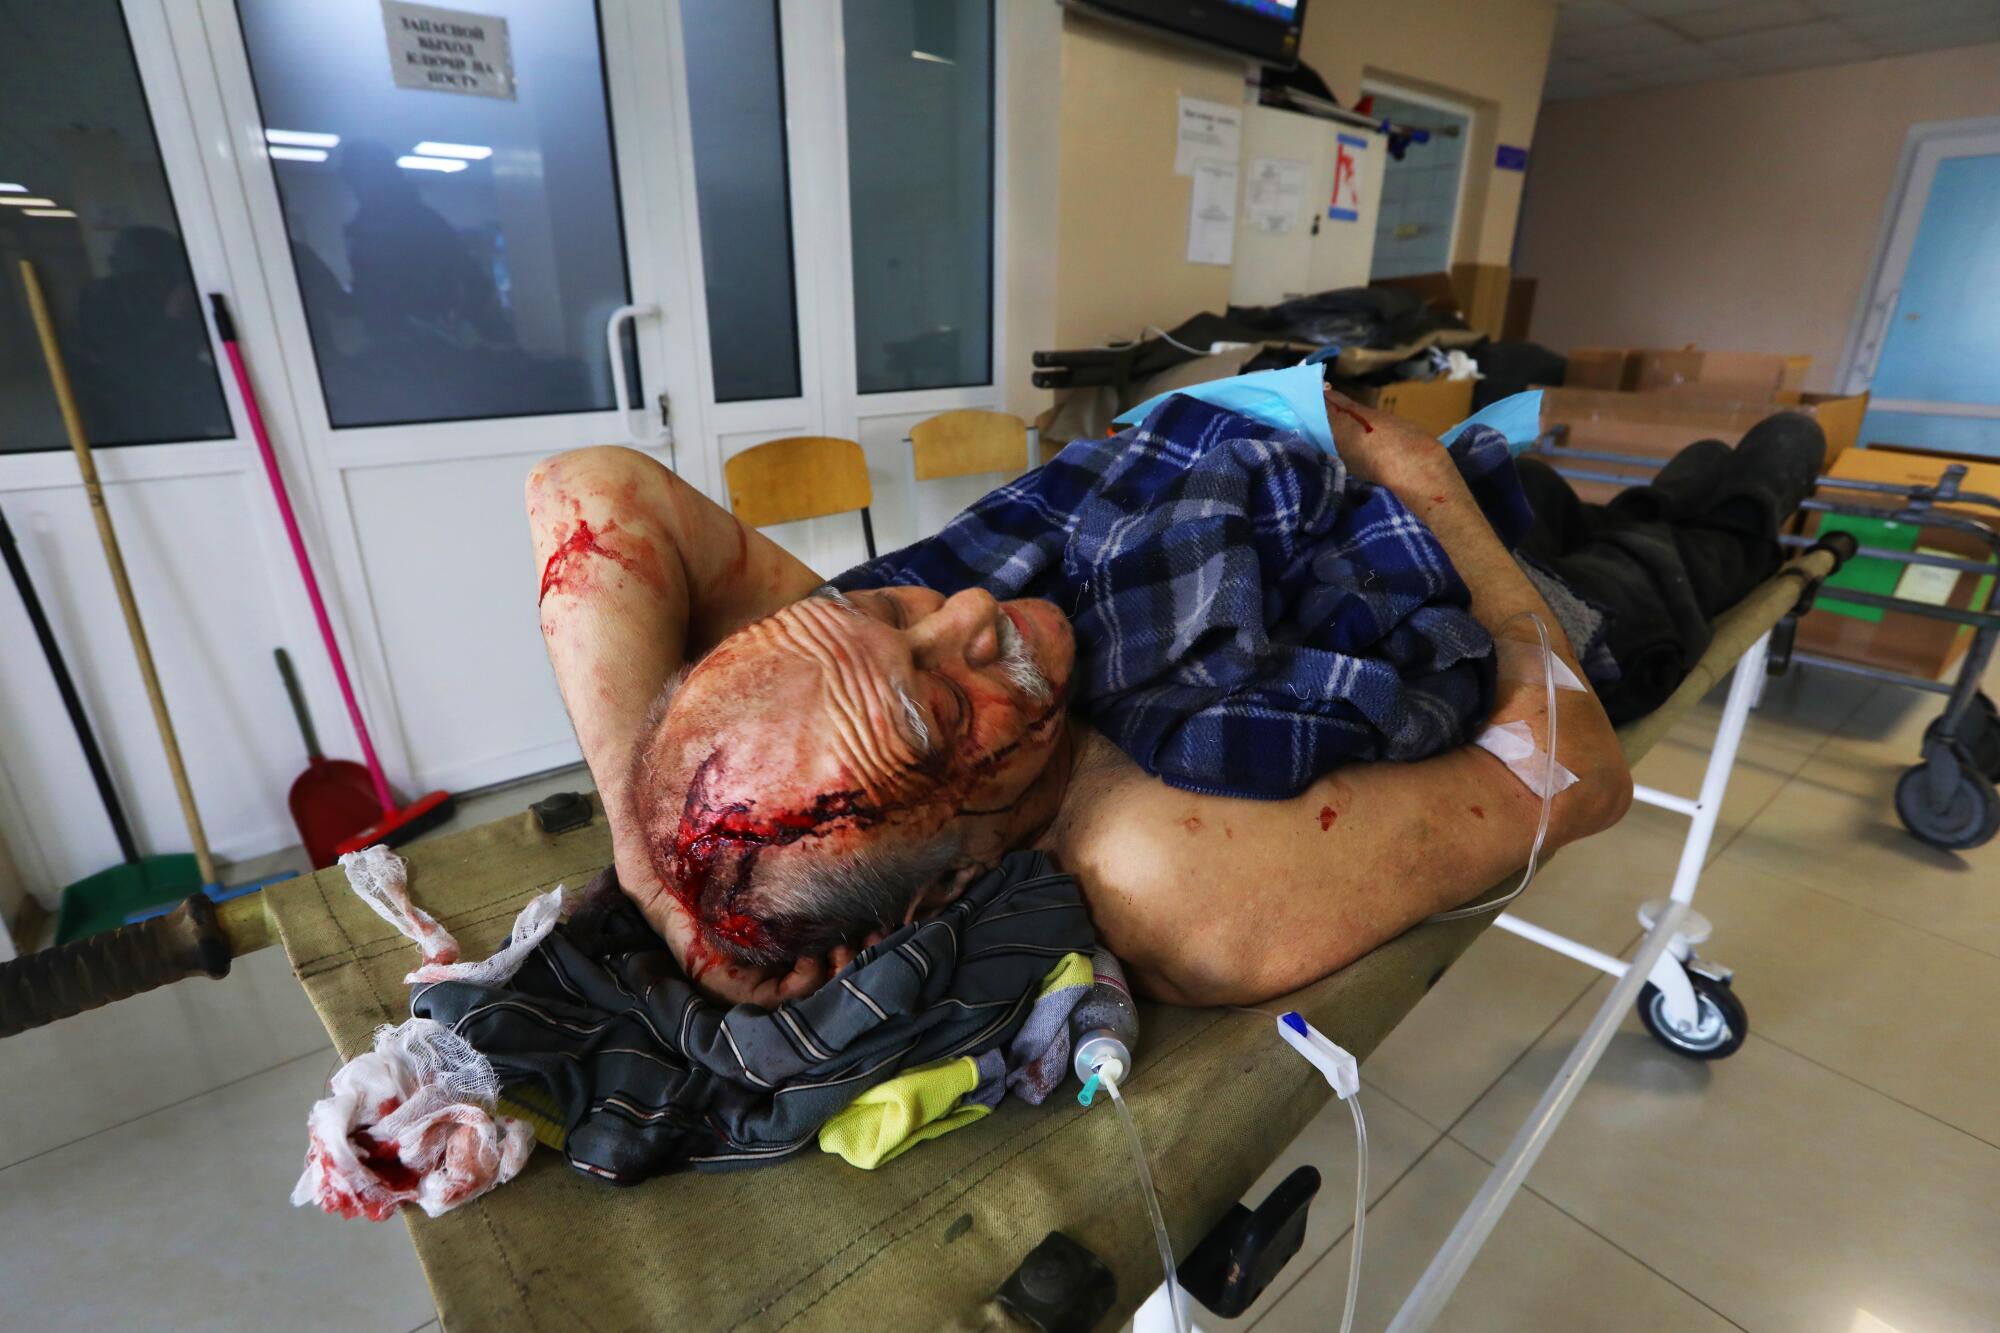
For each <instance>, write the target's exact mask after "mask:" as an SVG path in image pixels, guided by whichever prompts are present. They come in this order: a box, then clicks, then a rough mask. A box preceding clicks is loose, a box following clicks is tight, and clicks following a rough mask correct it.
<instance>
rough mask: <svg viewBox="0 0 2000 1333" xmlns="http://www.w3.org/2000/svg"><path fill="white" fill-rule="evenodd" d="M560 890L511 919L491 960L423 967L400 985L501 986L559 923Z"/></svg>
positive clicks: (550, 892) (405, 978)
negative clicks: (455, 983)
mask: <svg viewBox="0 0 2000 1333" xmlns="http://www.w3.org/2000/svg"><path fill="white" fill-rule="evenodd" d="M563 908H564V903H563V886H562V885H560V884H558V885H556V886H555V887H554V888H553V889H550V890H549V891H548V892H547V893H545V894H543V895H542V896H541V897H539V898H531V899H529V900H528V905H527V906H526V907H523V908H522V909H521V914H520V915H519V916H517V917H515V918H514V929H513V930H512V931H511V932H509V934H508V937H507V943H506V944H505V945H504V946H503V947H502V948H501V949H500V950H499V951H498V952H496V953H495V954H494V955H493V956H492V957H491V958H488V959H487V960H486V961H484V962H481V963H430V962H427V963H425V964H424V965H423V966H422V967H420V968H418V969H417V970H416V971H414V972H412V973H410V975H408V976H406V977H404V978H403V984H404V985H406V986H414V985H416V984H418V983H419V982H429V981H470V982H472V983H474V984H475V985H480V986H503V985H505V984H506V983H507V982H508V981H509V980H511V979H512V978H513V975H514V974H515V973H516V972H518V971H520V970H521V964H522V963H525V962H527V961H528V955H529V954H531V953H533V952H534V951H535V946H537V945H539V944H540V943H541V942H542V941H543V940H545V939H547V938H548V937H549V932H550V931H552V930H554V929H555V928H556V923H557V922H559V921H561V920H562V919H563Z"/></svg>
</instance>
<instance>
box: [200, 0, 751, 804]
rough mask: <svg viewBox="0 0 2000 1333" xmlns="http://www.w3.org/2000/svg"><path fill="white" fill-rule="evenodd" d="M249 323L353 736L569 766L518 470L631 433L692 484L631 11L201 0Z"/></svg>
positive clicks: (673, 311) (685, 285) (492, 764)
mask: <svg viewBox="0 0 2000 1333" xmlns="http://www.w3.org/2000/svg"><path fill="white" fill-rule="evenodd" d="M203 18H204V19H205V21H206V29H207V32H208V36H209V47H210V51H211V54H212V56H213V60H214V65H215V69H216V74H217V78H218V82H219V84H220V89H221V96H220V106H219V116H220V119H221V120H222V122H223V124H224V126H225V133H226V134H227V135H228V137H229V139H230V141H231V142H232V144H233V146H234V148H235V151H236V154H237V160H238V163H239V171H238V174H239V176H240V178H241V182H242V187H243V191H244V195H245V199H246V203H247V208H248V212H249V217H250V225H251V229H252V233H253V235H254V240H255V246H256V250H257V254H258V257H259V259H260V261H261V267H262V269H263V272H264V274H265V276H266V279H267V285H268V287H269V289H270V293H271V299H272V303H273V305H274V307H275V309H276V315H277V321H276V322H277V329H278V331H277V334H276V337H275V343H276V345H275V346H270V347H248V348H246V349H245V350H246V354H247V355H248V357H249V358H250V360H251V362H252V364H253V366H257V367H259V368H261V370H262V372H263V374H264V376H265V377H267V378H278V377H281V376H282V377H283V378H285V379H286V380H288V381H289V385H290V388H291V391H292V397H293V399H294V401H295V402H296V404H297V414H296V415H297V420H296V426H297V431H296V434H297V440H296V442H295V450H294V454H293V457H292V458H291V460H290V461H291V462H292V463H293V464H294V466H295V468H296V472H295V475H301V476H303V477H306V478H309V482H308V484H309V485H310V487H311V489H312V491H313V497H314V499H315V500H316V501H317V512H318V515H319V517H320V518H321V520H322V522H323V532H324V542H325V554H326V557H327V562H328V564H329V566H330V570H329V571H327V572H330V573H331V574H332V575H333V581H334V582H335V583H336V584H337V586H338V588H339V591H340V593H341V595H342V602H343V605H344V606H345V608H346V610H347V613H348V614H347V620H348V624H349V626H350V628H351V630H352V632H353V639H354V647H355V649H356V650H357V651H356V655H357V657H358V658H359V666H360V668H361V671H360V674H361V677H362V681H363V691H364V693H365V694H366V695H367V701H368V703H369V705H370V709H371V713H372V715H373V717H374V718H375V719H376V721H375V726H376V728H377V729H378V730H379V731H381V732H383V733H386V734H385V735H383V736H381V737H378V740H380V741H381V743H382V745H383V748H384V749H385V751H386V752H387V753H388V754H389V755H391V756H394V759H393V760H392V767H394V768H398V769H400V773H399V774H398V776H403V777H406V778H409V779H410V780H411V781H412V782H413V784H414V785H416V786H418V787H431V786H444V787H448V788H455V789H462V788H465V787H469V786H476V785H480V784H483V783H487V782H492V781H498V780H502V779H505V778H509V777H514V776H518V775H520V774H522V773H527V772H533V771H536V770H538V769H543V768H548V767H553V766H556V765H558V764H562V763H567V762H570V761H572V760H574V759H575V757H576V753H577V752H576V747H575V742H574V738H573V736H572V735H571V732H570V728H569V724H568V720H567V718H566V717H565V716H564V714H563V711H562V707H561V702H560V699H559V698H558V696H557V695H556V692H555V690H554V689H553V687H552V683H551V681H550V678H549V674H548V668H547V664H546V660H545V657H544V654H543V650H542V646H541V638H540V633H539V629H538V625H537V615H536V608H535V599H534V594H533V589H534V586H535V583H534V571H533V569H532V567H531V566H532V557H531V555H530V552H529V548H528V544H527V536H526V528H525V524H524V522H523V520H522V518H521V502H520V493H521V483H522V479H523V478H524V476H525V475H526V473H527V471H528V469H529V467H530V466H531V465H532V464H533V462H534V461H535V460H536V459H537V458H540V457H542V456H545V455H547V454H549V453H552V452H555V451H557V450H560V449H565V448H571V447H576V446H580V445H588V444H603V443H631V444H634V445H637V446H639V447H642V448H646V449H649V450H651V451H653V452H655V453H656V454H657V456H659V457H661V458H662V459H663V460H665V461H667V462H668V463H669V464H670V465H672V466H674V467H676V468H677V469H678V470H679V471H681V472H682V473H683V475H685V476H687V477H688V479H689V480H690V481H691V482H693V483H694V484H695V485H697V486H700V487H702V488H703V489H712V488H713V480H714V479H713V477H712V475H711V472H710V468H709V464H710V462H711V458H712V456H711V455H710V453H709V451H707V450H706V449H703V448H700V447H694V448H685V447H680V445H681V442H683V441H690V440H691V441H700V440H701V439H703V438H704V436H705V434H706V431H705V429H704V423H703V420H702V411H701V408H702V397H703V395H702V394H701V393H700V392H699V389H698V383H699V381H698V373H699V372H698V353H697V345H698V343H699V342H700V341H701V331H700V329H699V327H698V325H697V323H696V322H695V320H694V317H693V314H692V304H693V303H692V300H691V290H692V286H693V283H694V281H695V275H696V273H697V272H698V269H697V268H696V260H695V259H694V257H693V256H692V254H691V252H690V247H689V246H688V245H687V244H686V243H685V241H686V237H687V232H686V229H685V226H684V223H683V220H682V214H681V210H680V207H679V202H680V201H679V198H678V191H679V188H680V182H679V177H678V174H677V173H676V172H675V171H674V170H673V169H672V168H673V149H672V144H673V143H674V140H675V138H676V136H677V133H678V128H677V125H676V120H677V117H678V116H679V115H680V107H681V106H682V105H684V103H683V102H682V99H681V98H680V97H679V95H678V92H677V90H676V89H675V88H674V87H673V86H672V80H671V78H670V77H664V78H663V77H662V74H663V71H665V70H667V69H668V67H669V61H668V59H667V51H666V46H665V34H664V31H663V29H662V27H661V24H660V21H659V15H658V11H657V7H654V6H645V5H639V4H625V3H605V4H603V5H601V6H600V5H597V4H593V3H591V0H477V4H476V8H474V7H471V6H468V7H465V8H458V7H453V8H444V7H440V6H435V5H421V4H406V3H401V2H400V0H316V2H315V3H313V4H309V5H306V4H297V3H294V2H293V0H233V2H232V0H204V4H203Z"/></svg>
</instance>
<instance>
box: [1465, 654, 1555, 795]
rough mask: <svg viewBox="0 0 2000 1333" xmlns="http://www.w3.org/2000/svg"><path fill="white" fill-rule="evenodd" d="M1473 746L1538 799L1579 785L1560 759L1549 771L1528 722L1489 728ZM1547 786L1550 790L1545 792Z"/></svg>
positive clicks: (1476, 738) (1545, 756) (1546, 756)
mask: <svg viewBox="0 0 2000 1333" xmlns="http://www.w3.org/2000/svg"><path fill="white" fill-rule="evenodd" d="M1536 656H1538V657H1539V656H1540V654H1539V653H1537V654H1536ZM1472 743H1473V744H1474V745H1477V746H1478V747H1479V748H1480V749H1482V750H1484V751H1486V752H1487V753H1488V754H1490V755H1492V756H1493V757H1494V758H1495V759H1498V760H1499V761H1500V762H1501V763H1503V764H1505V765H1507V767H1508V768H1509V769H1510V770H1511V771H1512V772H1513V774H1514V776H1515V777H1517V778H1519V779H1521V782H1522V784H1523V785H1524V786H1526V787H1527V789H1528V790H1529V791H1531V792H1533V793H1534V794H1535V795H1537V796H1554V795H1555V794H1556V793H1557V792H1560V791H1563V790H1564V789H1566V788H1568V787H1570V786H1572V785H1573V784H1574V783H1575V782H1576V774H1574V773H1572V772H1570V771H1569V770H1568V769H1566V768H1564V767H1563V766H1562V761H1561V760H1556V761H1555V771H1554V772H1553V773H1551V772H1550V770H1549V764H1550V756H1549V755H1547V754H1545V753H1543V751H1542V749H1541V747H1539V746H1537V745H1536V744H1535V733H1534V731H1533V730H1532V729H1531V728H1530V727H1529V726H1528V724H1527V723H1525V722H1502V723H1500V724H1499V725H1497V726H1491V727H1488V728H1487V729H1486V730H1484V731H1482V732H1480V733H1479V735H1477V736H1476V737H1474V738H1473V741H1472ZM1545 784H1546V785H1547V786H1548V788H1549V789H1548V790H1546V791H1544V790H1543V787H1544V785H1545Z"/></svg>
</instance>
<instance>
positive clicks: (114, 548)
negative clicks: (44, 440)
mask: <svg viewBox="0 0 2000 1333" xmlns="http://www.w3.org/2000/svg"><path fill="white" fill-rule="evenodd" d="M21 285H22V286H23V287H25V288H26V289H27V293H28V310H29V313H30V314H31V315H33V317H34V321H35V333H36V335H37V336H38V337H39V338H40V339H41V344H42V357H43V359H44V360H45V361H46V362H47V363H48V369H49V385H50V387H51V388H52V389H54V391H55V395H56V406H57V407H59V408H61V409H62V419H63V428H64V430H66V431H67V432H68V434H69V444H70V448H71V449H72V450H74V451H75V453H76V466H77V471H78V472H79V473H80V474H81V475H82V477H83V491H84V495H85V496H86V497H87V498H88V499H89V501H90V514H91V517H92V518H93V519H95V520H96V521H97V539H98V541H99V543H100V544H101V545H102V546H103V547H104V562H105V564H106V565H108V566H109V567H110V571H111V585H112V587H113V588H114V589H115V590H116V591H117V594H118V606H119V609H120V610H121V611H122V612H123V613H124V616H125V630H126V633H127V634H129V635H130V636H131V639H132V655H133V656H134V657H135V658H137V659H138V663H139V676H140V679H142V680H143V681H144V682H145V685H146V698H147V699H148V700H149V701H150V702H151V703H152V706H153V723H154V725H155V726H157V727H158V728H159V732H160V748H161V749H162V750H164V751H165V752H166V758H167V768H168V770H169V772H171V773H172V774H173V779H174V792H175V794H176V795H178V796H179V797H180V804H181V818H182V820H183V821H185V822H186V824H187V831H188V841H189V842H190V843H192V844H193V850H194V859H195V865H196V868H197V869H198V870H199V872H200V874H201V887H202V892H204V893H206V894H208V895H210V896H211V897H219V896H234V894H233V893H232V891H231V890H228V889H225V888H224V887H223V884H222V876H221V875H220V874H219V873H218V872H217V871H216V868H215V858H214V857H213V856H212V855H210V854H209V850H208V834H207V832H206V831H205V830H204V829H203V828H202V824H201V811H200V810H198V809H197V808H196V807H195V803H194V788H193V786H192V785H191V784H190V783H189V782H188V775H187V765H186V764H185V763H184V762H183V761H182V759H181V747H180V742H179V740H178V739H176V738H175V735H174V722H173V718H172V717H171V716H170V715H169V714H168V712H167V696H166V692H165V691H164V690H163V689H161V688H160V674H159V672H158V671H157V670H156V669H155V668H154V666H153V650H152V647H151V645H150V644H149V643H148V642H147V640H146V626H145V622H144V621H142V620H141V619H140V618H139V603H138V601H137V600H136V599H135V598H134V597H133V595H132V581H131V579H130V578H129V577H128V576H127V575H126V573H125V557H124V555H123V554H122V553H121V551H120V550H119V547H118V532H117V529H115V528H114V527H112V525H111V511H110V510H109V509H108V508H106V506H105V503H104V487H103V485H102V484H101V483H100V482H99V481H98V477H97V461H96V459H95V458H94V457H92V455H91V452H90V439H89V437H88V436H87V435H85V434H84V430H83V415H82V413H81V412H79V411H78V410H77V406H76V395H75V393H74V392H73V391H72V390H71V388H70V383H69V371H68V369H67V368H66V367H65V366H64V365H63V357H62V347H61V346H60V344H58V343H57V341H56V326H55V320H54V319H53V318H52V317H51V316H50V314H49V303H48V299H47V298H46V297H45V296H43V294H42V283H41V279H40V277H39V276H37V274H36V272H35V266H34V264H33V263H32V262H30V261H28V260H26V259H23V260H22V261H21ZM121 850H122V849H121ZM290 877H291V876H290V872H286V873H285V874H281V875H274V876H271V877H270V878H268V879H264V880H260V881H258V882H257V883H256V884H254V885H249V886H239V887H238V889H237V890H235V892H248V891H250V890H251V889H256V888H262V887H263V886H264V885H266V884H269V883H273V882H275V881H277V880H280V879H289V878H290ZM92 878H93V879H96V878H98V877H96V876H93V877H92ZM89 882H90V881H79V884H83V883H89ZM77 887H78V885H72V886H71V888H72V889H75V888H77ZM162 887H163V886H162ZM67 897H68V891H65V898H67ZM155 901H157V899H156V900H155ZM146 905H147V904H143V903H142V904H129V905H128V906H139V907H144V906H146ZM92 910H93V912H95V911H97V910H101V909H99V908H96V907H93V909H92ZM64 916H65V924H68V923H69V921H70V918H71V913H70V912H69V911H68V910H65V913H64ZM110 924H115V922H112V923H110ZM100 928H101V927H100Z"/></svg>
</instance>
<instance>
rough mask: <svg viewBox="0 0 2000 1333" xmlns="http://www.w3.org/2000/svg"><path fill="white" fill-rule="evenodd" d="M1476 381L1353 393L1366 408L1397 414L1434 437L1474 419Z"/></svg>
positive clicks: (1391, 386) (1430, 382)
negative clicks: (1469, 418)
mask: <svg viewBox="0 0 2000 1333" xmlns="http://www.w3.org/2000/svg"><path fill="white" fill-rule="evenodd" d="M1474 382H1475V381H1473V380H1403V381H1401V382H1399V383H1396V384H1385V385H1383V386H1382V387H1381V388H1379V389H1360V390H1350V391H1349V392H1350V394H1351V396H1352V397H1353V398H1354V401H1355V402H1357V403H1360V404H1361V405H1362V406H1363V407H1375V408H1380V409H1381V410H1382V411H1384V412H1393V413H1395V414H1396V415H1397V416H1399V417H1401V418H1403V419H1404V420H1405V421H1408V422H1411V423H1413V424H1415V425H1418V426H1421V427H1423V428H1424V430H1426V431H1428V432H1429V433H1430V434H1432V435H1442V434H1444V432H1446V431H1448V430H1450V429H1451V428H1452V427H1453V426H1456V425H1457V424H1458V423H1459V422H1461V421H1463V420H1465V419H1466V418H1467V417H1469V416H1471V415H1472V386H1473V384H1474Z"/></svg>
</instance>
